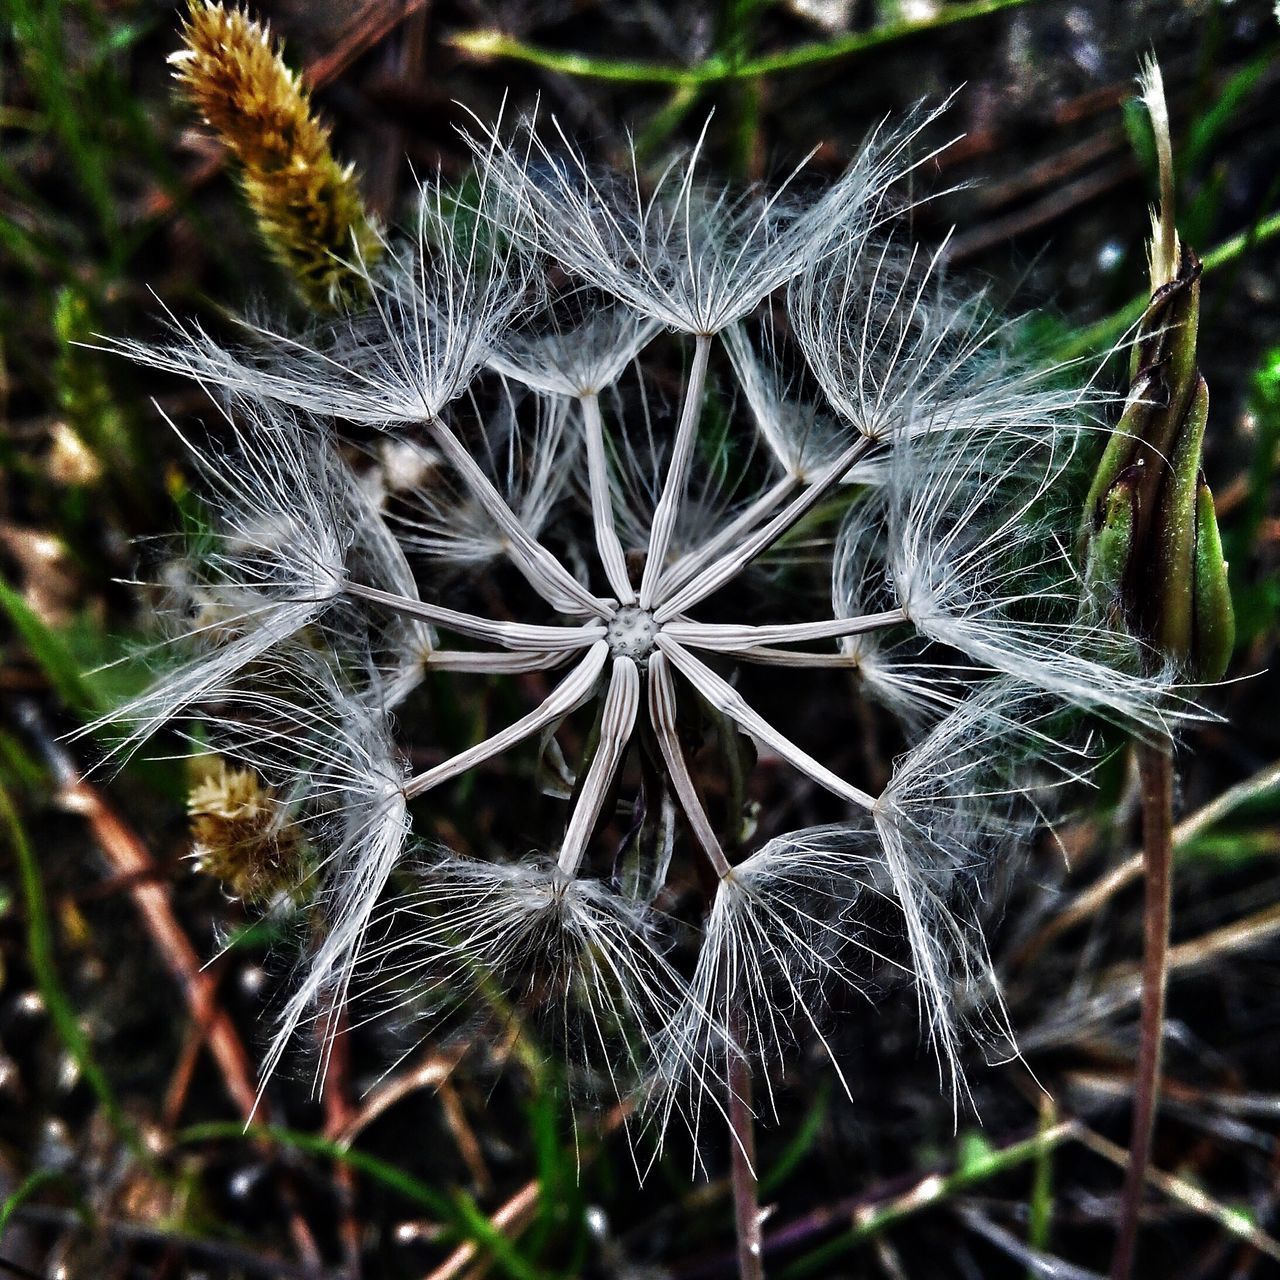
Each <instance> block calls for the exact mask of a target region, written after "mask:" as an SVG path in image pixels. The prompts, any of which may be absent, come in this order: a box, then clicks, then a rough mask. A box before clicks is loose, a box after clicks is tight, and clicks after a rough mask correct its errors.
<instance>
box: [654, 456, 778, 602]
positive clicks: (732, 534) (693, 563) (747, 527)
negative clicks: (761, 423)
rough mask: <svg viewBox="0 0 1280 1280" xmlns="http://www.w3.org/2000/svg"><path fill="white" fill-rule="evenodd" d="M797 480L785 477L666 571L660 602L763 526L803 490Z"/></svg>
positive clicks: (660, 592)
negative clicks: (764, 521)
mask: <svg viewBox="0 0 1280 1280" xmlns="http://www.w3.org/2000/svg"><path fill="white" fill-rule="evenodd" d="M800 483H801V481H800V479H799V477H797V476H793V475H785V476H783V477H782V479H781V480H779V481H777V483H776V484H773V485H771V486H770V487H769V488H768V489H766V490H765V491H764V492H763V493H762V494H761V495H760V496H759V497H758V498H756V499H755V500H754V501H753V502H752V503H751V504H750V505H749V506H746V507H744V508H743V509H742V510H741V511H740V512H738V514H737V515H736V516H734V518H733V519H732V520H730V521H729V523H728V524H727V525H725V526H724V527H723V528H722V529H721V530H720V532H719V533H717V534H716V535H715V537H713V538H708V539H707V541H706V542H704V543H703V544H702V546H700V547H695V548H694V549H693V550H692V551H686V552H685V553H684V555H682V556H681V557H680V559H679V560H677V561H676V562H675V564H673V565H672V566H671V568H670V569H668V570H667V572H666V573H664V574H663V575H662V577H661V578H660V579H659V581H658V596H657V598H658V599H659V600H665V599H666V598H667V597H668V596H670V595H672V594H673V593H675V592H676V591H679V590H680V588H681V587H683V586H684V584H685V583H686V582H688V581H689V579H690V578H692V577H693V576H694V575H695V574H696V573H697V572H698V571H699V570H700V569H702V568H704V567H705V566H706V565H708V564H710V563H711V562H712V561H714V560H715V558H716V557H717V556H718V555H720V554H721V552H723V551H724V549H725V548H726V547H731V546H733V544H734V543H735V542H737V541H738V540H739V539H740V538H742V537H744V536H745V535H746V534H747V533H749V532H750V531H751V530H752V529H754V528H755V527H756V525H758V524H759V523H760V521H761V520H763V519H764V518H765V516H767V515H768V514H769V513H770V512H771V511H772V510H773V509H774V508H775V507H776V506H777V505H778V504H779V503H780V502H785V501H786V500H787V499H788V498H789V497H791V495H792V494H793V493H794V492H795V491H796V489H798V488H799V487H800Z"/></svg>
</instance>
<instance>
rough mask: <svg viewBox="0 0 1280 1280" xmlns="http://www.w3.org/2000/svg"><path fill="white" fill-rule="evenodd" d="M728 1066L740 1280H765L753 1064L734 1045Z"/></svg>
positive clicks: (730, 1148) (732, 1176)
mask: <svg viewBox="0 0 1280 1280" xmlns="http://www.w3.org/2000/svg"><path fill="white" fill-rule="evenodd" d="M728 1065H729V1133H730V1143H729V1159H730V1178H731V1181H732V1183H733V1216H734V1224H735V1227H736V1229H737V1235H738V1277H739V1280H764V1256H763V1253H762V1249H761V1239H760V1197H759V1194H758V1192H759V1186H758V1183H757V1180H756V1130H755V1116H754V1115H753V1114H752V1112H751V1064H750V1062H748V1061H747V1059H746V1056H745V1055H744V1054H743V1053H742V1052H741V1051H740V1050H739V1049H738V1048H737V1046H736V1045H733V1044H731V1045H730V1046H729V1064H728Z"/></svg>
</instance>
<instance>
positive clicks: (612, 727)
mask: <svg viewBox="0 0 1280 1280" xmlns="http://www.w3.org/2000/svg"><path fill="white" fill-rule="evenodd" d="M639 705H640V671H639V668H638V667H637V666H636V664H635V663H634V662H632V660H631V659H630V658H627V657H618V658H614V660H613V671H612V672H611V674H610V676H609V691H608V692H607V693H606V694H605V698H604V711H603V714H602V715H601V718H600V742H599V745H598V746H597V747H596V753H595V755H594V756H592V758H591V765H590V767H589V768H588V769H587V776H586V780H585V781H584V782H583V784H582V791H581V792H580V793H579V795H578V802H577V804H575V805H574V807H573V816H572V817H571V818H570V819H569V829H568V830H567V831H566V832H565V834H564V843H563V844H562V845H561V846H560V859H559V866H560V870H561V871H563V872H564V874H565V875H567V876H572V875H574V874H575V873H576V872H577V870H578V865H579V863H581V861H582V855H583V854H584V853H585V852H586V849H587V841H588V840H590V839H591V833H592V832H593V831H594V830H595V827H596V823H597V821H599V818H600V810H601V808H602V807H603V805H604V799H605V796H606V795H607V794H608V792H609V788H610V787H611V786H612V785H613V778H614V775H615V774H616V773H617V772H618V766H619V765H620V764H621V763H622V755H623V752H625V751H626V749H627V743H629V742H630V741H631V731H632V730H633V729H634V728H635V725H636V711H637V709H638V708H639Z"/></svg>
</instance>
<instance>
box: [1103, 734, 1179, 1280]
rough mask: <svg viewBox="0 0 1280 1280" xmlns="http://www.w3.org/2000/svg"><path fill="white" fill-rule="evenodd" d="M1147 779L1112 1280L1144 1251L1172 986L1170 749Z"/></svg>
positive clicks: (1153, 759) (1159, 755) (1148, 760)
mask: <svg viewBox="0 0 1280 1280" xmlns="http://www.w3.org/2000/svg"><path fill="white" fill-rule="evenodd" d="M1137 750H1138V771H1139V774H1140V776H1141V779H1142V854H1143V863H1144V866H1145V869H1146V881H1147V883H1146V902H1145V905H1144V907H1143V939H1142V1010H1141V1014H1140V1017H1139V1021H1138V1028H1139V1029H1138V1060H1137V1062H1136V1064H1135V1066H1134V1090H1133V1132H1132V1136H1131V1137H1130V1139H1129V1163H1128V1166H1127V1167H1126V1169H1125V1176H1124V1191H1123V1192H1122V1194H1121V1199H1120V1229H1119V1235H1118V1237H1117V1239H1116V1248H1115V1253H1114V1254H1112V1257H1111V1280H1128V1278H1129V1275H1130V1274H1131V1272H1132V1271H1133V1260H1134V1255H1135V1254H1136V1252H1137V1245H1138V1215H1139V1212H1140V1211H1141V1208H1142V1191H1143V1186H1144V1184H1145V1182H1146V1176H1147V1167H1148V1165H1149V1164H1150V1161H1151V1138H1152V1134H1153V1131H1154V1129H1155V1119H1156V1103H1157V1102H1158V1101H1159V1097H1160V1060H1161V1056H1162V1053H1161V1051H1162V1048H1163V1041H1164V1004H1165V990H1166V988H1167V987H1168V983H1169V920H1170V915H1171V907H1172V894H1173V876H1172V874H1171V870H1172V866H1173V756H1172V754H1171V753H1170V750H1169V747H1168V746H1167V745H1166V744H1162V743H1160V744H1157V743H1145V742H1142V743H1139V744H1138V748H1137Z"/></svg>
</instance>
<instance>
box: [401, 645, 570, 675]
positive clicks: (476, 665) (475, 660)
mask: <svg viewBox="0 0 1280 1280" xmlns="http://www.w3.org/2000/svg"><path fill="white" fill-rule="evenodd" d="M584 647H585V646H584ZM572 656H573V651H572V650H571V649H550V650H546V651H539V650H537V649H530V650H528V651H527V652H517V653H486V652H484V651H483V650H480V649H432V651H431V652H430V653H429V654H427V655H426V657H425V658H424V659H423V665H424V666H426V667H430V668H431V670H433V671H457V672H476V673H478V674H480V675H492V676H496V675H520V674H522V673H523V672H526V671H549V670H551V668H552V667H558V666H561V665H562V664H563V663H566V662H568V661H569V659H570V658H571V657H572Z"/></svg>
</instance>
